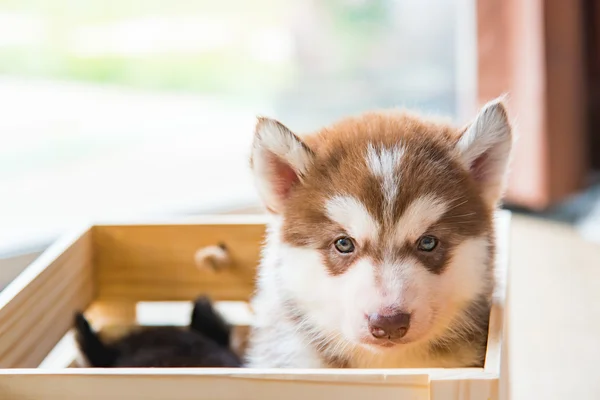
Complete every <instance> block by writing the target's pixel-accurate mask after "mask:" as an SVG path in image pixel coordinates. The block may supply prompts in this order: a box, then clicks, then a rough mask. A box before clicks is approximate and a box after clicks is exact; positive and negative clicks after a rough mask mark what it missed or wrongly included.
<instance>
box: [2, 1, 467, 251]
mask: <svg viewBox="0 0 600 400" xmlns="http://www.w3.org/2000/svg"><path fill="white" fill-rule="evenodd" d="M473 7H474V6H473V4H472V1H466V0H465V1H445V0H428V1H418V2H417V1H412V0H396V1H392V0H387V1H385V0H373V1H364V0H363V1H361V0H320V1H316V0H313V1H302V2H300V1H291V0H287V1H274V0H259V1H252V2H248V1H243V0H224V1H220V2H213V1H207V0H196V1H180V0H179V1H178V0H175V1H164V2H153V1H146V0H135V1H126V2H125V1H120V0H108V1H107V0H85V1H76V2H73V1H67V0H53V1H41V2H40V1H33V0H7V1H3V2H2V3H1V4H0V107H1V109H2V110H3V112H2V116H1V117H0V143H1V144H0V221H1V222H0V253H1V252H2V251H3V250H10V249H13V248H15V247H18V246H22V245H24V244H30V243H31V242H32V241H35V240H41V241H48V240H51V239H52V238H54V237H55V236H56V235H57V234H60V233H61V232H63V231H65V230H66V229H68V228H69V227H70V226H72V225H74V224H79V223H81V222H86V221H90V220H97V219H106V218H133V217H137V216H143V215H167V214H176V213H196V212H208V211H218V210H222V209H227V208H230V207H236V206H245V205H247V204H253V203H254V202H255V201H256V195H255V193H254V188H253V186H252V181H251V179H250V177H249V171H248V161H247V156H248V150H249V145H250V142H251V139H252V128H253V124H254V120H255V116H256V115H257V114H264V115H269V116H273V117H276V118H279V119H280V120H282V121H283V122H284V123H286V124H287V125H288V126H289V127H290V128H292V129H295V130H297V131H308V130H311V129H315V128H317V127H319V126H321V125H323V124H326V123H329V122H332V121H333V120H335V119H336V118H338V117H340V116H343V115H346V114H350V113H356V112H360V111H364V110H367V109H371V108H376V107H393V106H399V105H406V106H411V107H418V108H420V109H423V110H426V111H432V112H437V113H442V114H447V115H450V116H455V117H457V118H462V117H463V116H464V115H466V114H467V112H466V111H465V110H468V112H471V110H470V109H469V107H472V106H473V104H472V103H473V101H474V99H475V96H474V89H473V88H474V81H475V76H474V65H475V63H476V60H475V54H474V51H475V49H474V38H475V32H474V23H475V22H474V10H473Z"/></svg>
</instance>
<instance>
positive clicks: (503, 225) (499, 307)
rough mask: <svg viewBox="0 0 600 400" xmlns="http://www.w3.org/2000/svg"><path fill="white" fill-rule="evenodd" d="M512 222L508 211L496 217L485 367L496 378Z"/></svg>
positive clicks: (504, 310)
mask: <svg viewBox="0 0 600 400" xmlns="http://www.w3.org/2000/svg"><path fill="white" fill-rule="evenodd" d="M510 221H511V214H510V212H508V211H500V212H499V213H498V214H497V215H496V221H495V224H496V265H495V269H494V272H495V285H496V286H495V289H494V294H493V298H492V309H491V312H490V323H489V330H488V342H487V351H486V355H485V367H484V369H485V372H487V373H489V374H493V375H496V376H499V375H500V363H501V355H502V345H503V343H504V335H503V332H504V324H505V315H506V306H505V304H506V289H507V287H506V284H507V276H508V263H509V251H510V249H509V242H510Z"/></svg>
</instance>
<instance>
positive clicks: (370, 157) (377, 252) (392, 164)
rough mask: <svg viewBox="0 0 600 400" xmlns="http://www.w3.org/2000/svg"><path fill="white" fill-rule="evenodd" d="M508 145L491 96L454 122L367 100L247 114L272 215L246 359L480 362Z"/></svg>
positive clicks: (501, 113) (358, 363)
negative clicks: (321, 109) (299, 119)
mask: <svg viewBox="0 0 600 400" xmlns="http://www.w3.org/2000/svg"><path fill="white" fill-rule="evenodd" d="M511 148H512V133H511V126H510V123H509V119H508V116H507V111H506V108H505V106H504V104H503V101H502V99H497V100H494V101H492V102H490V103H488V104H487V105H485V106H484V107H483V109H482V110H481V111H480V113H479V114H478V115H477V117H476V118H475V119H474V121H473V122H472V123H470V124H469V125H468V126H467V127H465V128H456V127H453V126H451V125H449V124H447V123H443V122H440V121H436V120H431V119H428V118H422V117H419V116H417V115H413V114H410V113H406V112H401V111H378V112H370V113H366V114H363V115H360V116H357V117H352V118H346V119H343V120H341V121H339V122H338V123H336V124H333V125H332V126H329V127H326V128H324V129H322V130H320V131H318V132H315V133H313V134H310V135H306V136H303V137H300V136H297V135H296V134H294V133H292V132H291V131H290V130H289V129H288V128H286V127H285V126H284V125H282V124H281V123H279V122H277V121H275V120H272V119H267V118H259V120H258V123H257V126H256V133H255V139H254V144H253V148H252V156H251V166H252V170H253V174H254V177H255V180H256V184H257V187H258V190H259V192H260V195H261V196H262V199H263V201H264V204H265V206H266V208H267V209H268V210H269V211H270V212H271V213H272V215H273V217H274V218H273V223H272V224H271V225H270V227H269V232H268V235H267V242H266V246H265V248H264V252H263V259H262V262H261V265H260V268H259V277H258V290H257V294H256V297H255V299H254V303H253V307H254V310H255V312H256V321H255V323H254V326H253V333H252V336H251V342H250V347H249V350H248V356H247V357H248V366H249V367H291V368H320V367H356V368H379V367H381V368H383V367H415V368H416V367H470V366H480V365H482V363H483V359H484V356H485V346H486V335H487V328H488V317H489V309H490V301H491V295H492V291H493V287H494V279H493V276H494V274H493V273H494V271H493V269H494V227H493V216H494V211H495V210H496V208H497V207H498V203H499V201H500V199H501V197H502V194H503V189H504V186H505V177H506V172H507V165H508V161H509V156H510V153H511Z"/></svg>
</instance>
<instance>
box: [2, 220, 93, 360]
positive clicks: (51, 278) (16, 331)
mask: <svg viewBox="0 0 600 400" xmlns="http://www.w3.org/2000/svg"><path fill="white" fill-rule="evenodd" d="M93 297H94V282H93V274H92V241H91V233H90V231H89V228H86V229H83V230H81V231H79V232H75V233H74V234H72V235H68V236H67V237H64V238H62V239H61V240H59V241H58V242H56V243H55V244H54V245H52V246H51V247H50V248H49V249H48V250H46V251H45V252H44V253H43V254H42V255H40V257H39V258H38V259H37V260H35V261H34V262H33V263H32V264H31V265H30V266H28V267H27V268H26V269H25V270H24V271H23V272H22V273H21V274H20V275H19V276H17V277H16V278H15V279H14V280H13V281H12V282H11V283H10V284H9V285H8V286H7V287H6V288H5V289H4V291H2V292H0V368H35V367H37V366H38V365H39V364H40V362H42V360H43V359H44V358H45V356H46V355H47V354H48V353H49V352H50V351H51V350H52V348H53V347H54V346H55V345H56V343H57V342H58V341H59V340H60V339H61V338H62V337H63V336H64V334H65V333H66V332H67V331H68V330H69V329H70V328H71V326H72V324H73V314H74V312H75V311H76V310H85V309H86V308H87V307H88V306H89V304H90V303H91V301H92V299H93Z"/></svg>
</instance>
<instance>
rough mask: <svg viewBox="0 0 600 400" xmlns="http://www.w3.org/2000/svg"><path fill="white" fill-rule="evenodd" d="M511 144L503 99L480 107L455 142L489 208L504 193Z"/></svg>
mask: <svg viewBox="0 0 600 400" xmlns="http://www.w3.org/2000/svg"><path fill="white" fill-rule="evenodd" d="M512 143H513V134H512V128H511V126H510V122H509V120H508V113H507V111H506V106H505V105H504V97H500V98H497V99H495V100H492V101H491V102H489V103H487V104H486V105H485V106H483V108H482V109H481V111H480V112H479V114H478V115H477V117H476V118H475V120H474V121H473V122H472V123H471V124H470V125H469V126H468V127H467V128H466V129H465V131H464V132H463V134H462V135H461V136H460V138H459V140H458V142H457V143H456V149H457V150H458V152H459V154H460V158H461V161H462V162H463V164H464V165H465V167H466V168H467V169H468V170H469V172H470V173H471V176H472V177H473V178H474V179H475V181H476V182H477V183H478V185H479V186H480V189H481V194H482V197H483V199H484V201H485V202H486V204H488V205H489V206H490V207H495V206H497V205H498V203H499V202H500V199H501V198H502V195H503V194H504V189H505V186H506V177H507V175H508V163H509V159H510V154H511V149H512Z"/></svg>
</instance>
